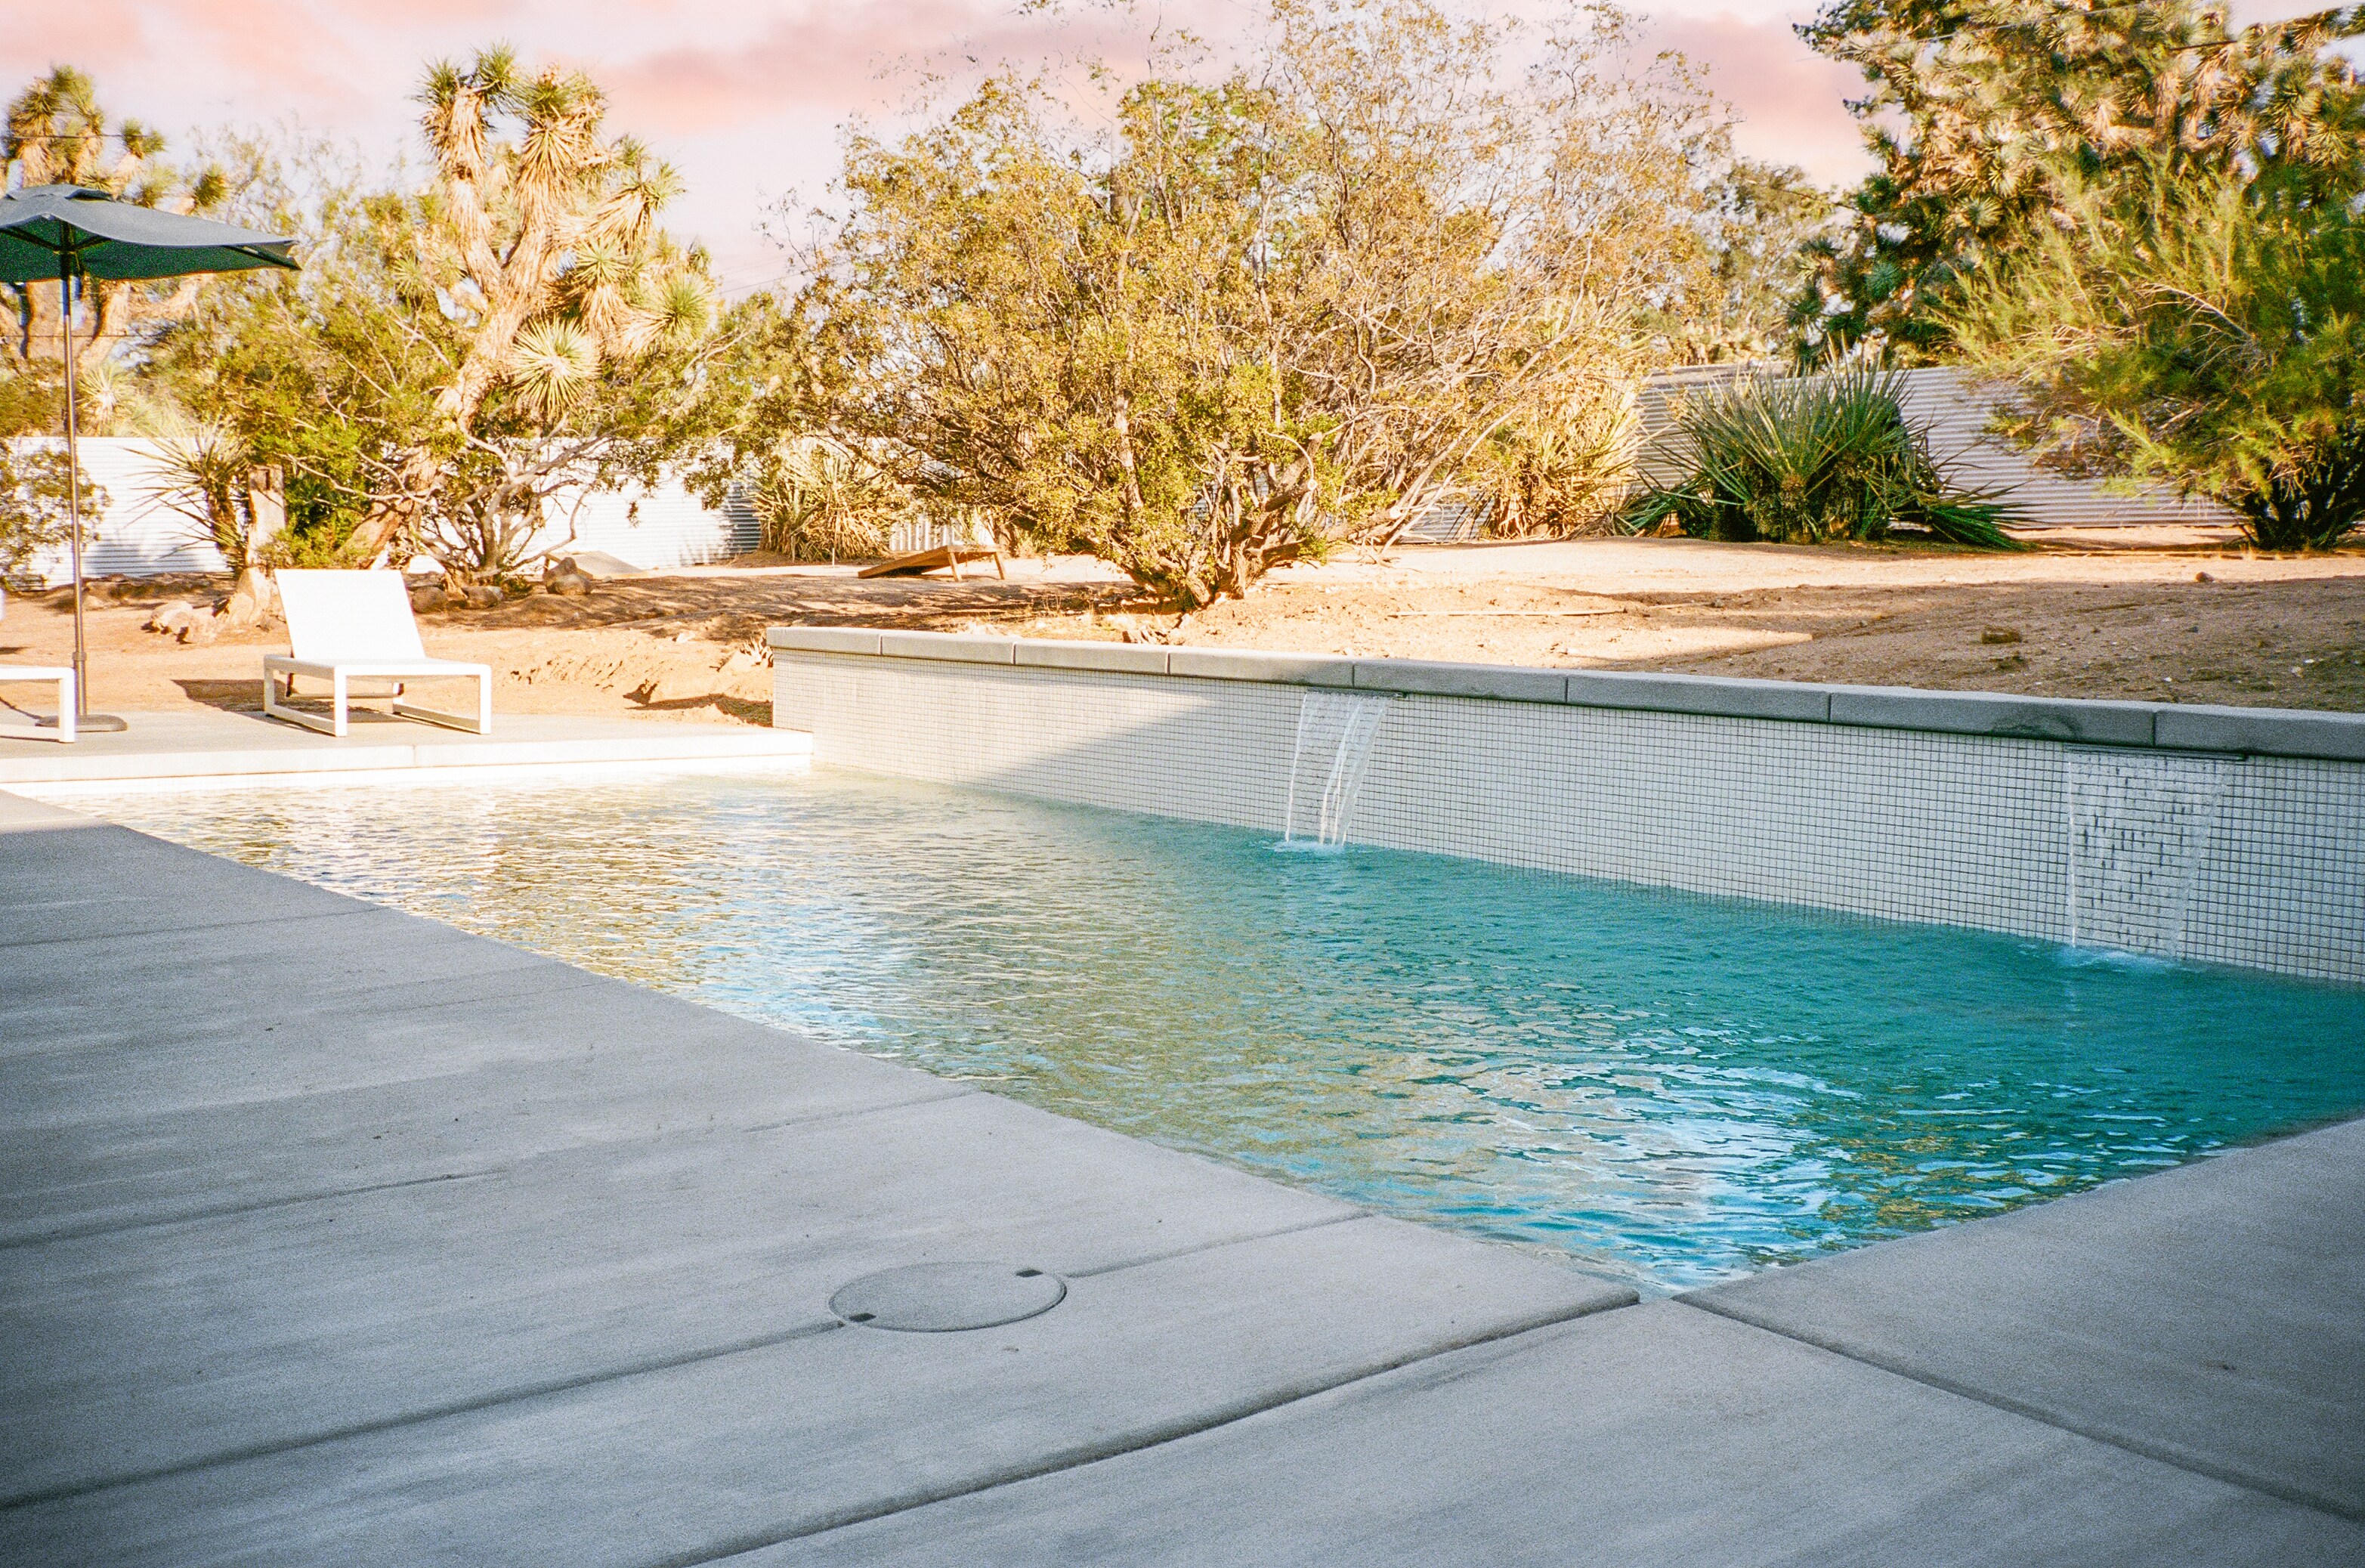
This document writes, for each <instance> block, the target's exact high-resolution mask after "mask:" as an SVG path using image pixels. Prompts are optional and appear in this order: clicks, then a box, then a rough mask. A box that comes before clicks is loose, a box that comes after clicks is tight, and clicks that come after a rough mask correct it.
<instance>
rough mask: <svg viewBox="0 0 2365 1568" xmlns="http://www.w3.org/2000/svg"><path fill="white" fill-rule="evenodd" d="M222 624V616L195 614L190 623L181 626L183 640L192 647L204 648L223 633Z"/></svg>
mask: <svg viewBox="0 0 2365 1568" xmlns="http://www.w3.org/2000/svg"><path fill="white" fill-rule="evenodd" d="M221 626H222V617H220V616H219V615H197V616H193V617H192V618H191V619H190V621H189V623H188V624H187V625H185V626H184V627H182V628H181V641H182V642H183V643H184V644H187V645H189V646H191V647H197V648H202V647H204V646H205V645H206V644H208V643H210V642H212V641H213V640H214V639H215V638H216V637H219V636H220V635H221Z"/></svg>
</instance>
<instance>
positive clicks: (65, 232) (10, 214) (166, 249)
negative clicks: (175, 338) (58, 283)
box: [0, 185, 296, 283]
mask: <svg viewBox="0 0 2365 1568" xmlns="http://www.w3.org/2000/svg"><path fill="white" fill-rule="evenodd" d="M294 243H295V241H291V240H282V239H279V238H277V237H275V236H274V235H270V234H258V233H256V232H255V231H254V230H252V229H238V228H234V227H232V226H231V225H230V224H227V223H216V222H214V221H213V220H212V219H211V218H184V217H183V216H181V215H180V214H179V213H176V212H159V211H158V210H156V208H154V207H135V206H133V205H132V204H131V203H129V202H128V201H117V200H115V199H114V198H113V197H111V196H108V195H107V194H106V192H105V191H95V190H91V189H89V188H88V187H87V186H84V185H34V186H31V187H29V188H28V189H26V190H20V191H9V192H7V193H6V194H5V195H0V283H35V282H40V281H45V280H48V279H51V278H55V277H57V276H58V275H59V274H60V265H59V263H61V262H63V263H65V265H64V269H63V270H64V271H67V272H72V273H77V274H81V275H82V276H84V277H96V278H140V277H178V276H180V275H181V274H183V273H233V272H243V271H245V270H247V269H248V268H250V267H289V268H293V267H294V266H295V265H296V259H295V258H294V257H293V256H291V255H289V254H288V253H287V252H288V251H289V249H290V248H291V247H292V246H293V245H294Z"/></svg>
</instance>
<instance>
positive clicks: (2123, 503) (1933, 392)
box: [1635, 365, 2240, 528]
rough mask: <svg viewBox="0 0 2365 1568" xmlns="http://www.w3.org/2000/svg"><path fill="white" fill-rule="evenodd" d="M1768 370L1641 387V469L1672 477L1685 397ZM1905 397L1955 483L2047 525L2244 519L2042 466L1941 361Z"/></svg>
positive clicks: (1671, 375) (1677, 378)
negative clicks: (1997, 428) (1993, 430)
mask: <svg viewBox="0 0 2365 1568" xmlns="http://www.w3.org/2000/svg"><path fill="white" fill-rule="evenodd" d="M1753 373H1755V374H1765V369H1764V367H1751V366H1745V365H1703V366H1699V367H1697V368H1692V369H1686V370H1676V371H1666V372H1663V373H1662V374H1660V375H1653V376H1652V377H1651V378H1650V379H1649V380H1647V381H1645V382H1644V383H1643V384H1642V390H1641V392H1640V393H1639V394H1638V395H1637V397H1636V398H1635V412H1636V414H1637V416H1638V417H1639V418H1640V420H1641V421H1642V448H1641V451H1640V452H1639V453H1638V454H1637V455H1636V458H1635V467H1636V468H1637V469H1638V470H1639V471H1640V472H1642V474H1644V475H1646V476H1650V477H1653V478H1658V479H1663V480H1664V479H1673V478H1675V477H1676V469H1675V466H1674V465H1675V461H1676V446H1675V444H1674V442H1673V441H1672V440H1671V439H1670V438H1671V436H1672V433H1673V431H1674V428H1675V411H1676V407H1677V405H1678V403H1679V401H1680V399H1681V398H1683V397H1684V395H1685V394H1687V393H1690V392H1698V391H1701V390H1704V389H1708V388H1712V387H1715V386H1722V385H1727V384H1730V383H1731V382H1732V381H1734V380H1736V379H1738V378H1740V377H1741V376H1743V375H1750V374H1753ZM1900 375H1901V377H1902V385H1901V386H1900V398H1899V401H1900V403H1901V404H1902V405H1903V407H1904V409H1905V415H1906V418H1907V419H1909V420H1917V421H1922V422H1924V423H1926V425H1927V427H1928V429H1929V432H1930V447H1931V452H1932V454H1933V455H1934V456H1935V457H1936V458H1937V459H1938V462H1939V464H1940V465H1941V466H1942V467H1943V468H1945V471H1946V474H1947V476H1948V477H1949V478H1951V479H1953V480H1954V481H1955V482H1956V483H1957V484H1961V485H1965V486H1968V487H1973V488H1977V489H1982V490H1997V491H2001V492H2003V494H2004V498H2005V499H2007V500H2008V501H2010V502H2011V503H2012V505H2013V506H2015V507H2017V508H2019V509H2020V510H2023V511H2024V512H2026V513H2027V514H2028V515H2029V517H2030V518H2031V519H2032V520H2033V521H2034V523H2035V524H2036V525H2037V526H2039V527H2044V528H2142V527H2149V526H2153V525H2157V524H2160V523H2175V524H2182V525H2186V526H2197V527H2205V528H2230V527H2232V526H2234V525H2235V524H2236V522H2237V521H2240V520H2239V519H2238V518H2237V517H2236V514H2235V513H2234V512H2233V511H2232V510H2231V509H2229V508H2226V507H2224V506H2220V505H2219V504H2218V503H2216V502H2215V501H2209V500H2201V499H2188V498H2184V497H2180V496H2179V495H2177V494H2176V492H2174V491H2173V490H2163V489H2146V490H2140V491H2137V492H2135V493H2133V494H2128V495H2119V494H2113V493H2111V492H2110V491H2108V490H2106V489H2105V488H2104V484H2103V481H2102V480H2100V479H2073V478H2070V477H2068V476H2065V475H2061V474H2057V473H2054V472H2052V471H2051V470H2050V469H2046V468H2040V467H2038V466H2037V465H2035V464H2034V463H2033V462H2031V461H2029V459H2028V457H2027V455H2026V454H2023V453H2021V452H2018V451H2015V450H2014V449H2012V447H2010V446H2007V445H2005V444H2003V443H2002V442H1998V441H1996V440H1994V439H1993V438H1992V437H1990V436H1989V435H1988V434H1987V433H1986V432H1987V425H1988V421H1989V420H1990V419H1992V418H1993V417H1994V415H1995V409H1996V395H1995V394H1994V393H1993V392H1992V391H1990V390H1988V389H1985V388H1982V387H1980V386H1978V385H1976V384H1975V383H1973V382H1972V381H1970V380H1969V378H1967V376H1965V375H1964V374H1963V373H1962V372H1961V371H1958V370H1952V369H1947V368H1945V367H1931V368H1924V369H1921V370H1908V371H1904V372H1901V373H1900Z"/></svg>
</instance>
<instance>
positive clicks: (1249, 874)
mask: <svg viewBox="0 0 2365 1568" xmlns="http://www.w3.org/2000/svg"><path fill="white" fill-rule="evenodd" d="M79 803H81V804H83V805H84V807H85V809H92V810H96V811H99V812H102V813H104V814H106V815H108V816H111V817H113V818H115V819H116V820H118V821H121V822H124V823H129V824H130V825H132V826H135V827H140V828H144V829H146V830H148V831H151V832H153V833H157V834H162V835H163V836H164V837H167V838H172V839H175V840H178V841H180V842H182V843H185V844H190V845H195V846H199V847H202V848H206V849H209V850H214V851H217V852H219V853H222V854H226V855H230V856H232V857H236V858H238V859H241V860H243V861H246V862H249V863H250V864H253V865H257V866H263V867H267V868H272V869H275V870H281V871H286V872H289V873H291V874H293V875H296V876H298V877H301V878H304V879H308V880H310V881H314V882H319V883H321V884H324V885H326V886H329V887H333V888H338V889H342V890H345V891H349V892H353V893H356V894H359V895H361V896H363V897H365V898H370V899H375V900H378V901H380V902H386V903H390V904H394V905H397V906H398V907H401V908H403V909H407V910H411V911H413V912H416V913H421V914H427V915H433V916H436V917H438V918H441V919H444V920H448V921H450V922H452V923H453V924H457V925H461V926H465V927H466V928H467V929H469V930H472V931H476V932H481V933H483V934H485V935H490V936H496V937H499V938H502V939H504V940H508V941H511V942H516V943H518V944H520V945H521V946H528V947H532V948H535V949H537V950H539V951H542V952H544V953H548V954H551V955H553V956H555V957H557V958H566V959H568V960H571V961H573V962H576V963H578V964H582V965H584V966H586V967H588V968H590V969H597V970H600V971H602V972H605V973H608V974H612V975H617V976H621V977H622V978H624V979H626V980H634V981H638V982H640V983H643V984H646V985H650V986H653V987H656V988H657V989H660V990H664V991H672V992H675V993H677V994H679V995H682V996H686V997H689V998H692V999H694V1000H697V1001H700V1002H708V1003H712V1004H713V1005H715V1006H718V1007H722V1008H725V1009H728V1010H730V1011H732V1012H734V1013H739V1014H745V1015H747V1016H749V1017H754V1018H760V1019H764V1020H768V1021H770V1022H773V1023H778V1024H782V1025H790V1026H792V1027H796V1028H800V1029H804V1030H808V1031H811V1032H813V1033H814V1034H817V1035H820V1036H825V1037H827V1038H829V1039H832V1040H835V1041H837V1042H839V1043H842V1044H844V1045H846V1046H849V1047H854V1048H856V1049H858V1050H863V1051H868V1052H870V1053H873V1054H875V1055H879V1056H884V1057H894V1058H901V1059H903V1060H906V1061H909V1062H912V1063H913V1064H915V1065H917V1066H920V1067H923V1068H925V1069H927V1070H929V1071H931V1072H935V1073H938V1074H942V1075H945V1076H947V1077H952V1078H961V1079H969V1080H974V1081H978V1082H980V1083H981V1084H982V1085H984V1086H986V1087H989V1088H991V1089H993V1090H995V1091H997V1092H1002V1093H1006V1094H1010V1095H1013V1096H1014V1097H1016V1098H1018V1099H1022V1100H1026V1101H1028V1102H1030V1103H1035V1104H1037V1105H1041V1106H1045V1107H1047V1108H1048V1109H1051V1110H1054V1111H1059V1112H1063V1113H1066V1114H1070V1115H1074V1116H1078V1117H1081V1118H1082V1119H1084V1120H1087V1121H1091V1122H1096V1123H1098V1124H1100V1125H1101V1126H1108V1127H1114V1128H1116V1129H1118V1130H1119V1131H1122V1132H1126V1133H1131V1134H1135V1135H1138V1136H1139V1137H1148V1138H1152V1139H1155V1140H1157V1141H1158V1142H1160V1143H1164V1144H1168V1145H1171V1146H1173V1147H1175V1148H1186V1149H1192V1150H1195V1151H1197V1152H1200V1153H1204V1154H1207V1155H1211V1156H1213V1157H1215V1158H1216V1159H1223V1160H1227V1161H1229V1162H1230V1163H1232V1164H1235V1165H1239V1166H1242V1167H1245V1168H1247V1169H1249V1170H1255V1171H1260V1172H1261V1173H1264V1174H1266V1175H1269V1176H1272V1177H1275V1178H1278V1179H1280V1180H1282V1181H1284V1182H1295V1183H1297V1184H1300V1185H1303V1186H1306V1187H1312V1188H1317V1189H1319V1190H1321V1191H1324V1192H1327V1193H1335V1194H1337V1195H1339V1196H1340V1197H1343V1198H1346V1199H1349V1200H1351V1201H1352V1202H1355V1203H1359V1204H1368V1205H1369V1206H1371V1207H1373V1208H1375V1209H1379V1210H1382V1211H1384V1212H1387V1213H1391V1214H1395V1215H1401V1216H1404V1217H1407V1218H1410V1219H1417V1220H1423V1221H1427V1222H1430V1223H1434V1224H1438V1225H1442V1226H1450V1227H1452V1228H1454V1229H1457V1230H1463V1231H1467V1232H1470V1233H1472V1234H1474V1235H1479V1236H1485V1237H1491V1238H1499V1239H1504V1240H1508V1241H1512V1242H1516V1243H1521V1244H1526V1245H1530V1246H1534V1247H1540V1248H1546V1249H1554V1250H1557V1251H1560V1252H1563V1253H1565V1254H1567V1255H1569V1256H1570V1257H1571V1258H1573V1259H1575V1260H1578V1261H1579V1262H1581V1263H1583V1264H1584V1265H1585V1266H1586V1267H1589V1268H1592V1269H1595V1270H1597V1271H1603V1272H1607V1273H1610V1274H1614V1275H1617V1276H1620V1277H1622V1278H1625V1279H1628V1280H1631V1281H1633V1282H1636V1283H1638V1284H1641V1285H1642V1286H1643V1287H1644V1288H1646V1289H1676V1288H1683V1287H1687V1286H1690V1285H1694V1284H1698V1283H1702V1282H1708V1281H1710V1280H1715V1279H1720V1278H1723V1277H1726V1276H1729V1275H1732V1274H1734V1273H1737V1272H1741V1271H1747V1270H1749V1269H1751V1268H1753V1267H1756V1266H1760V1265H1763V1264H1766V1263H1770V1262H1777V1261H1785V1260H1796V1259H1800V1258H1805V1257H1809V1256H1811V1255H1814V1254H1816V1253H1819V1252H1821V1251H1825V1250H1828V1249H1836V1248H1844V1247H1850V1246H1855V1245H1857V1244H1860V1243H1863V1242H1866V1241H1871V1240H1875V1239H1877V1238H1883V1237H1889V1236H1895V1235H1899V1234H1901V1233H1903V1232H1908V1231H1913V1230H1920V1229H1924V1228H1927V1227H1929V1226H1934V1225H1943V1224H1945V1223H1948V1222H1950V1221H1954V1220H1960V1219H1967V1218H1970V1217H1973V1216H1975V1215H1986V1214H1992V1213H1995V1212H1997V1211H1999V1210H2002V1209H2006V1208H2010V1207H2012V1206H2013V1205H2015V1204H2025V1203H2030V1202H2033V1201H2036V1200H2039V1199H2043V1198H2046V1197H2052V1196H2055V1195H2057V1194H2060V1193H2068V1192H2074V1191H2076V1190H2078V1189H2079V1188H2083V1187H2089V1186H2092V1185H2094V1184H2095V1183H2097V1182H2104V1181H2108V1180H2110V1179H2112V1178H2113V1177H2118V1176H2126V1175H2132V1174H2135V1173H2139V1172H2141V1171H2144V1170H2151V1169H2154V1168H2157V1167H2160V1166H2165V1165H2171V1164H2175V1163H2177V1162H2179V1161H2181V1160H2186V1159H2192V1158H2194V1157H2196V1156H2198V1155H2202V1154H2204V1153H2206V1152H2207V1151H2209V1150H2211V1149H2214V1148H2223V1147H2225V1146H2226V1145H2228V1144H2232V1143H2236V1142H2240V1141H2244V1140H2249V1139H2255V1138H2258V1137H2263V1136H2265V1135H2268V1134H2270V1133H2274V1132H2278V1131H2282V1130H2286V1129H2290V1128H2293V1127H2297V1126H2305V1125H2307V1124H2309V1123H2312V1122H2317V1121H2322V1120H2326V1119H2328V1118H2332V1117H2335V1116H2337V1115H2340V1114H2345V1113H2348V1112H2352V1111H2354V1110H2356V1109H2357V1108H2358V1107H2359V1106H2360V1105H2365V992H2359V991H2356V990H2353V989H2345V988H2338V987H2330V986H2320V985H2310V984H2303V983H2298V982H2284V981H2279V980H2270V979H2264V978H2259V977H2252V976H2244V975H2235V974H2228V973H2224V972H2213V971H2205V970H2197V969H2178V968H2172V967H2169V966H2166V965H2163V964H2159V963H2154V962H2140V961H2134V960H2126V959H2113V958H2103V957H2098V956H2094V955H2089V954H2076V953H2070V952H2067V951H2064V950H2063V949H2060V948H2057V947H2054V946H2047V945H2044V944H2040V943H2034V942H2029V941H2023V940H2017V939H2013V938H2010V937H2001V936H1992V935H1980V934H1977V933H1967V932H1959V931H1947V930H1938V929H1932V928H1929V927H1917V926H1903V925H1890V924H1880V923H1876V922H1871V921H1864V920H1855V919H1847V918H1834V917H1828V916H1820V915H1813V914H1805V913H1795V912H1789V911H1783V910H1777V909H1770V908H1765V907H1761V906H1755V905H1750V904H1743V903H1738V902H1727V901H1717V900H1709V899H1701V898H1694V897H1689V896H1685V895H1677V894H1665V893H1654V892H1649V891H1644V890H1636V889H1632V888H1627V887H1622V886H1618V885H1614V884H1605V883H1596V882H1586V881H1582V880H1578V879H1573V878H1566V877H1555V876H1545V875H1537V874H1533V873H1526V872H1517V871H1510V870H1505V869H1502V868H1496V867H1490V866H1486V865H1482V864H1477V863H1474V862H1469V861H1459V860H1449V859H1441V858H1437V857H1426V856H1417V855H1406V854H1398V853H1394V852H1389V851H1382V850H1365V849H1349V850H1347V851H1344V852H1341V853H1328V854H1325V853H1303V852H1282V851H1280V850H1279V849H1277V848H1276V846H1275V845H1274V843H1273V842H1272V839H1270V838H1269V837H1265V836H1262V835H1260V834H1251V833H1245V832H1239V831H1234V830H1231V829H1226V828H1215V827H1205V826H1199V825H1194V824H1188V823H1171V822H1163V821H1158V820H1153V819H1145V818H1139V817H1131V816H1125V815H1120V814H1117V813H1113V812H1099V811H1093V810H1088V809H1082V808H1068V807H1059V806H1053V805H1046V804H1040V803H1036V802H1030V801H1015V800H1010V799H1003V798H997V797H992V796H986V795H980V794H970V793H962V792H957V791H952V790H941V789H936V788H933V787H927V786H916V785H912V786H907V785H900V784H894V783H889V782H882V781H878V780H871V779H865V778H851V777H846V776H840V775H832V774H828V773H817V774H814V775H813V776H812V777H810V778H799V777H788V778H783V777H779V776H771V777H766V778H667V779H663V780H644V781H637V782H624V783H618V782H613V781H602V782H600V783H597V784H555V785H553V784H532V785H511V786H495V787H485V786H470V787H454V786H435V787H420V788H409V789H391V790H366V791H360V792H355V793H339V792H334V791H330V790H283V791H262V792H255V791H248V792H242V793H239V794H236V795H212V794H166V795H150V796H122V797H116V798H111V799H105V800H95V801H83V802H79Z"/></svg>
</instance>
